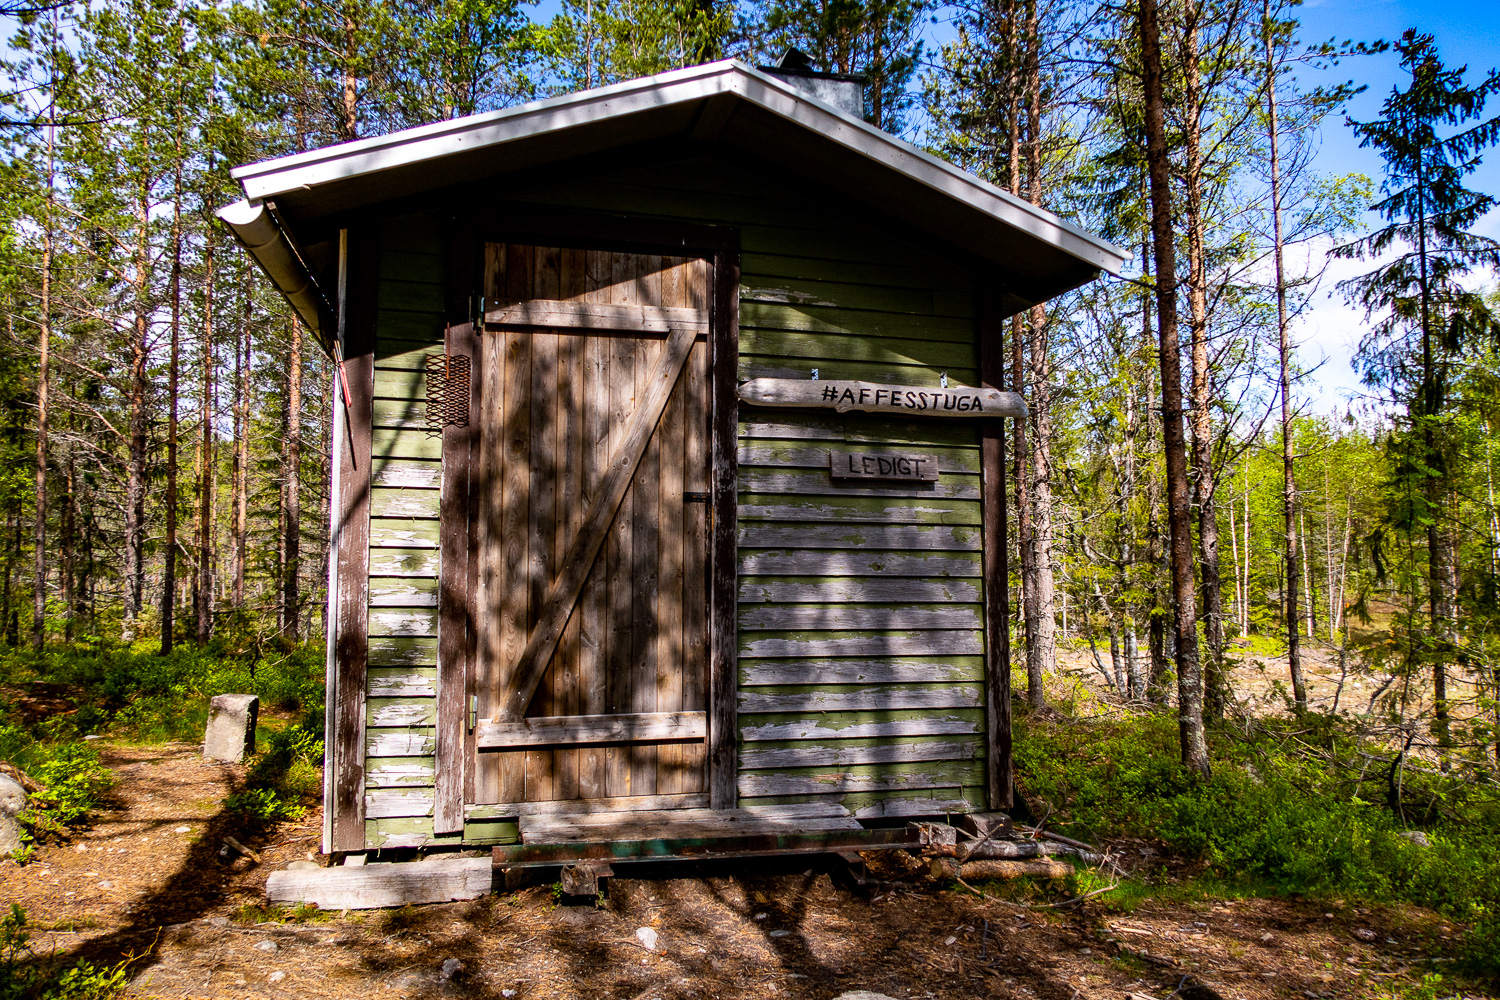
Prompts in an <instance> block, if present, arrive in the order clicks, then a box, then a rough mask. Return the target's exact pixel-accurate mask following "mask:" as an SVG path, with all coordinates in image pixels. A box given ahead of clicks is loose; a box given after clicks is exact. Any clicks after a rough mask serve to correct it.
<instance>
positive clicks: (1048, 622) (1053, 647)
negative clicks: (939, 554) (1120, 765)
mask: <svg viewBox="0 0 1500 1000" xmlns="http://www.w3.org/2000/svg"><path fill="white" fill-rule="evenodd" d="M1025 72H1026V88H1025V89H1026V97H1027V101H1026V133H1027V145H1028V150H1027V153H1028V155H1027V160H1026V189H1027V191H1026V194H1027V200H1029V201H1030V202H1031V203H1032V204H1033V205H1037V206H1041V205H1042V203H1043V201H1044V200H1045V199H1044V196H1043V179H1042V155H1043V151H1042V135H1041V131H1042V78H1041V36H1040V34H1039V29H1038V24H1037V11H1036V0H1027V2H1026V58H1025ZM1028 319H1029V323H1028V326H1029V328H1030V330H1029V332H1030V338H1029V340H1030V342H1029V344H1028V345H1027V347H1028V352H1027V353H1028V354H1029V356H1030V358H1029V360H1030V375H1031V378H1030V384H1029V387H1030V389H1031V425H1032V426H1031V431H1032V433H1031V434H1030V435H1029V436H1028V438H1027V440H1028V443H1029V448H1028V449H1027V450H1028V455H1027V457H1028V459H1029V462H1028V474H1029V480H1030V482H1029V484H1028V486H1029V493H1030V497H1029V499H1030V507H1031V511H1030V513H1031V516H1030V522H1031V523H1030V525H1029V527H1030V532H1029V537H1028V541H1029V543H1030V549H1031V558H1030V559H1029V560H1025V561H1023V564H1024V562H1029V563H1030V571H1031V575H1030V577H1029V579H1028V580H1027V586H1026V597H1027V599H1028V601H1029V603H1030V605H1031V612H1030V613H1031V617H1032V622H1031V631H1030V634H1029V637H1028V640H1027V643H1026V681H1027V693H1028V695H1029V697H1030V700H1031V704H1032V705H1033V706H1035V707H1038V708H1040V707H1041V706H1042V705H1044V704H1046V694H1045V692H1044V691H1043V688H1042V683H1043V678H1044V677H1046V675H1047V674H1049V673H1052V672H1053V671H1055V670H1056V668H1057V617H1056V616H1057V608H1056V603H1057V593H1056V581H1055V580H1054V579H1053V575H1052V535H1053V521H1052V514H1053V511H1052V389H1051V384H1050V383H1051V378H1052V371H1051V361H1050V358H1049V352H1050V350H1051V345H1050V344H1049V332H1050V331H1049V327H1048V322H1047V308H1046V307H1045V306H1043V305H1035V306H1032V307H1031V310H1030V315H1029V317H1028ZM1018 423H1019V421H1018Z"/></svg>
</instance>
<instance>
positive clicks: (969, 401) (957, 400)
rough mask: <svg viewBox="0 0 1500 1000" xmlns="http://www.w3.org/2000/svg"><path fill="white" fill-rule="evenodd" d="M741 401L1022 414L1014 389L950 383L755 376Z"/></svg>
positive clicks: (915, 413)
mask: <svg viewBox="0 0 1500 1000" xmlns="http://www.w3.org/2000/svg"><path fill="white" fill-rule="evenodd" d="M739 392H740V399H741V401H743V402H746V403H750V404H752V405H754V406H799V407H814V408H816V409H828V410H835V411H837V412H839V413H848V412H851V411H859V412H864V413H900V414H904V415H906V416H911V417H1024V416H1026V401H1025V400H1024V399H1022V398H1021V394H1020V393H1018V392H1002V391H1000V390H999V389H976V388H974V387H972V386H966V385H955V386H950V387H948V388H946V389H934V388H932V387H930V386H929V387H918V386H911V385H877V384H876V383H874V382H840V381H834V380H828V381H819V380H816V379H790V378H755V379H751V380H750V381H748V382H746V383H744V384H743V385H741V386H740V390H739Z"/></svg>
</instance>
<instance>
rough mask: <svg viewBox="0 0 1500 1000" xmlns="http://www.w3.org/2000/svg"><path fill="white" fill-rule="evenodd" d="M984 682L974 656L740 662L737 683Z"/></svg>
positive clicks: (749, 660) (750, 660) (978, 661)
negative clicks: (738, 681) (738, 680)
mask: <svg viewBox="0 0 1500 1000" xmlns="http://www.w3.org/2000/svg"><path fill="white" fill-rule="evenodd" d="M983 679H984V661H983V660H982V659H981V658H979V657H977V656H973V657H944V658H941V659H939V658H936V657H934V658H930V659H850V660H826V659H819V660H752V659H749V658H744V657H742V658H741V659H740V684H741V685H743V686H745V687H765V686H767V685H778V684H779V685H787V684H923V683H927V684H942V683H948V682H953V681H981V680H983Z"/></svg>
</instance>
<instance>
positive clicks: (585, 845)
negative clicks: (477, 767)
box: [494, 803, 916, 868]
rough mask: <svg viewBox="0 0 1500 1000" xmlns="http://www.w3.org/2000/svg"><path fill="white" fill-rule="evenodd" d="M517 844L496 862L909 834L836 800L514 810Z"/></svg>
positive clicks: (899, 838) (812, 850) (720, 852)
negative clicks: (870, 820)
mask: <svg viewBox="0 0 1500 1000" xmlns="http://www.w3.org/2000/svg"><path fill="white" fill-rule="evenodd" d="M520 831H521V843H519V844H512V845H503V846H499V847H496V848H495V849H494V863H495V865H496V867H501V868H529V867H537V866H542V865H558V864H572V863H576V862H580V861H625V860H632V859H635V860H651V859H657V860H666V859H668V858H742V857H757V856H765V855H776V854H821V853H828V852H837V851H846V850H861V851H866V850H883V849H899V848H905V847H912V846H915V844H916V839H915V838H916V834H915V832H914V831H912V830H910V829H909V828H907V827H906V826H903V827H901V828H899V829H866V828H865V827H864V825H863V824H861V823H860V822H859V820H857V819H855V818H854V817H853V816H852V815H851V814H850V813H849V811H848V810H847V809H844V808H843V807H842V806H839V805H837V804H836V803H808V804H805V805H778V806H751V807H747V808H741V809H673V810H653V811H629V812H578V813H547V814H539V815H530V816H522V817H521V819H520Z"/></svg>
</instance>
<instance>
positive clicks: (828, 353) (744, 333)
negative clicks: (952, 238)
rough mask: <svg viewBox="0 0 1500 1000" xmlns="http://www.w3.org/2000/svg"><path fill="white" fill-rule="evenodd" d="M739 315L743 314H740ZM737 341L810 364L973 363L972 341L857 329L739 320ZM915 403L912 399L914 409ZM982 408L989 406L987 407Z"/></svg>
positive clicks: (957, 365) (755, 350) (756, 351)
mask: <svg viewBox="0 0 1500 1000" xmlns="http://www.w3.org/2000/svg"><path fill="white" fill-rule="evenodd" d="M747 305H754V303H747ZM742 308H743V307H742ZM782 312H783V314H784V315H786V314H792V313H798V312H800V310H782ZM741 315H742V316H743V313H741ZM783 321H784V320H783ZM771 322H773V323H774V322H776V320H771ZM879 325H882V326H883V325H884V324H879ZM740 344H741V346H742V347H743V348H744V350H745V352H746V353H747V354H760V355H772V356H775V357H780V358H786V359H788V360H790V359H793V358H805V359H806V360H807V361H808V362H810V363H817V362H820V361H837V362H840V363H848V362H864V363H866V364H889V365H923V366H926V367H930V368H938V369H941V370H943V371H947V370H948V369H950V368H955V369H956V368H970V367H972V366H973V365H974V363H975V352H974V345H973V344H972V343H961V342H960V343H955V342H953V341H950V340H946V339H942V340H939V339H934V340H924V339H917V338H912V337H900V336H881V335H880V334H878V333H876V332H875V331H873V330H872V331H869V332H858V331H856V332H853V333H851V334H847V335H846V334H841V333H834V332H827V333H803V332H801V331H799V330H791V329H786V328H785V327H772V326H768V325H766V324H764V323H761V324H756V325H753V326H747V325H745V324H744V323H741V325H740ZM742 398H743V397H742ZM916 405H917V404H916V403H915V402H913V404H912V406H913V408H916ZM985 408H986V409H988V407H985ZM926 415H927V416H954V415H956V414H952V413H941V412H938V411H931V412H929V413H928V414H926Z"/></svg>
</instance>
